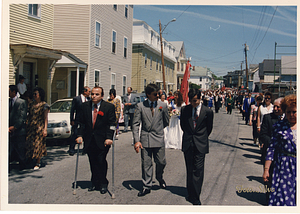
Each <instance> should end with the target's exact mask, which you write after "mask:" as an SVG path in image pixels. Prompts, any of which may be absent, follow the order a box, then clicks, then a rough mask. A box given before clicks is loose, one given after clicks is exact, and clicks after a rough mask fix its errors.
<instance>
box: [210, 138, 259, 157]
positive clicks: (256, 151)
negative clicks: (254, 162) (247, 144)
mask: <svg viewBox="0 0 300 214" xmlns="http://www.w3.org/2000/svg"><path fill="white" fill-rule="evenodd" d="M209 143H218V144H221V145H224V146H229V147H232V148H235V149H241V150H244V151H248V152H253V153H258V154H259V153H260V151H259V150H257V149H251V148H249V149H246V148H242V147H239V146H235V145H231V144H228V143H223V142H220V141H218V140H209Z"/></svg>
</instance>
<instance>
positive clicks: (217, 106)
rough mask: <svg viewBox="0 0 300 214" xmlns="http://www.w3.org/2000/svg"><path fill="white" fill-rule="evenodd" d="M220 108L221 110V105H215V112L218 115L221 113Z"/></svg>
mask: <svg viewBox="0 0 300 214" xmlns="http://www.w3.org/2000/svg"><path fill="white" fill-rule="evenodd" d="M219 108H220V107H219V103H216V104H215V111H216V113H218V112H219Z"/></svg>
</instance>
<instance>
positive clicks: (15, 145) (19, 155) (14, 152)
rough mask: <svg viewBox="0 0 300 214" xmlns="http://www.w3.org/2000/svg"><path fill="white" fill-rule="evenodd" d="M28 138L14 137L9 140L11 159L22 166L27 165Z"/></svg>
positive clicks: (22, 136)
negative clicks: (26, 143)
mask: <svg viewBox="0 0 300 214" xmlns="http://www.w3.org/2000/svg"><path fill="white" fill-rule="evenodd" d="M25 141H26V136H25V135H21V136H12V137H10V138H9V159H10V161H13V160H16V161H19V164H20V165H25V163H26V146H25Z"/></svg>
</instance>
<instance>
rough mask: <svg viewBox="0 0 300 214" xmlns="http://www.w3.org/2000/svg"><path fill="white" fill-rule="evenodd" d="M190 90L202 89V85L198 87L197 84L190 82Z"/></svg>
mask: <svg viewBox="0 0 300 214" xmlns="http://www.w3.org/2000/svg"><path fill="white" fill-rule="evenodd" d="M189 88H190V89H193V88H195V89H200V85H197V84H194V83H191V82H189Z"/></svg>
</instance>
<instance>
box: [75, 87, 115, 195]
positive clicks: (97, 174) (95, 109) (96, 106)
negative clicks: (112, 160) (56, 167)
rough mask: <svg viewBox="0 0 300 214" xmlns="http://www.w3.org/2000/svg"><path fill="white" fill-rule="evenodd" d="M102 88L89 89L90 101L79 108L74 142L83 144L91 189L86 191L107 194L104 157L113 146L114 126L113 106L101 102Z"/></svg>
mask: <svg viewBox="0 0 300 214" xmlns="http://www.w3.org/2000/svg"><path fill="white" fill-rule="evenodd" d="M103 96H104V93H103V88H102V87H99V86H97V87H94V88H93V89H92V96H91V97H92V100H91V101H88V102H85V103H83V104H82V105H81V114H80V116H79V119H78V123H79V128H78V137H77V139H76V142H77V143H82V140H83V141H84V149H83V150H84V152H86V153H87V155H88V157H89V162H90V168H91V172H92V176H91V181H92V186H91V187H90V188H89V191H94V190H100V192H101V194H105V193H106V192H107V186H108V180H107V178H106V175H107V161H106V156H107V153H108V151H109V148H110V146H111V145H112V143H113V141H112V140H113V135H114V130H115V128H116V127H115V123H116V114H115V106H114V105H113V104H111V103H108V102H106V101H104V100H103Z"/></svg>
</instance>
